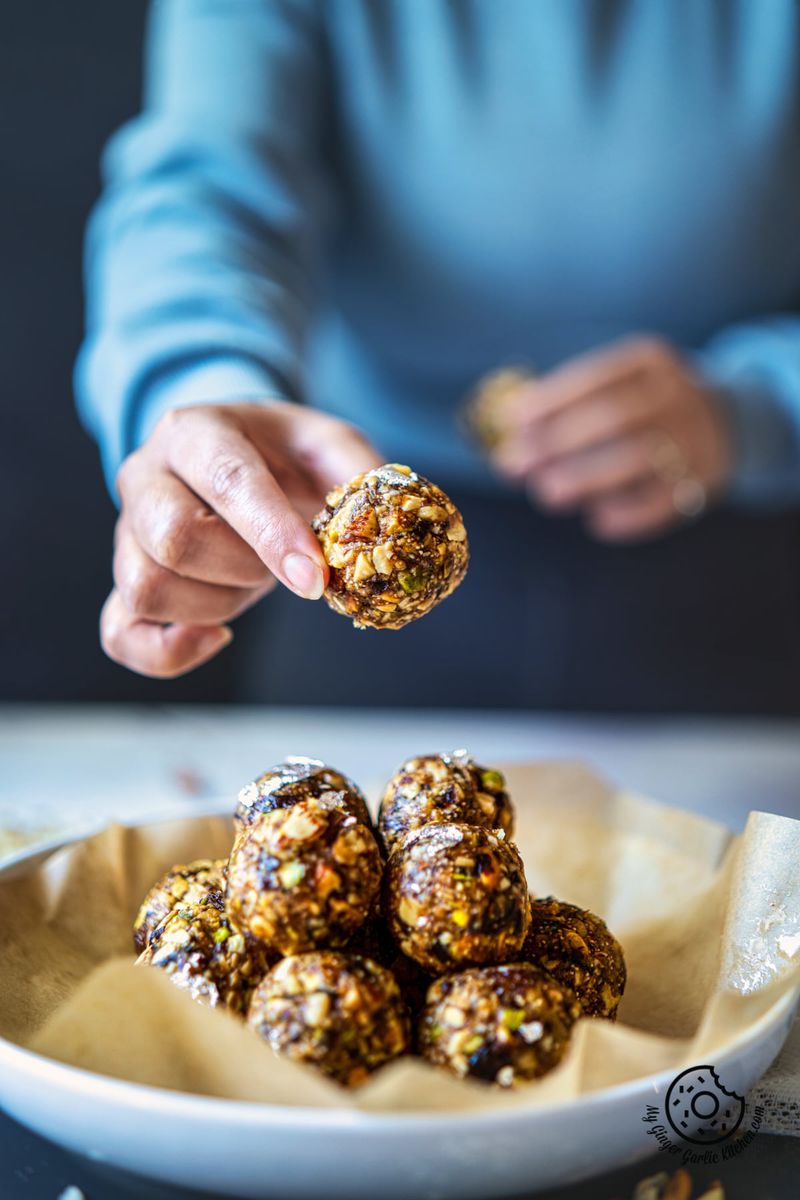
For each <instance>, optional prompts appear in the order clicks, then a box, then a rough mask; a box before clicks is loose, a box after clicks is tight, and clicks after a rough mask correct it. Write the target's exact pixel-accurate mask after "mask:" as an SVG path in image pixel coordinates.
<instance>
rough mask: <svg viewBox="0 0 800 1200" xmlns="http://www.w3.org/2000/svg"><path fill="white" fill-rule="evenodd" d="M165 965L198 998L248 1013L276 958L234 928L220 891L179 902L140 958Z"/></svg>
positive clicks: (146, 963)
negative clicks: (188, 901)
mask: <svg viewBox="0 0 800 1200" xmlns="http://www.w3.org/2000/svg"><path fill="white" fill-rule="evenodd" d="M136 961H137V964H138V965H141V966H150V967H160V968H161V969H162V970H163V971H166V973H167V976H168V978H169V979H170V980H171V981H172V982H173V983H174V984H175V985H176V986H177V987H180V988H184V989H185V990H186V991H187V992H189V994H190V995H191V996H192V998H193V999H195V1000H198V1001H200V1003H201V1004H207V1005H209V1006H210V1007H211V1008H217V1007H223V1006H224V1007H226V1008H229V1009H230V1010H231V1011H232V1012H235V1013H241V1014H244V1013H245V1012H246V1011H247V1008H248V1005H249V1003H250V996H251V994H252V992H253V989H254V988H255V987H256V985H257V984H258V983H260V981H261V980H262V979H263V977H264V975H265V974H266V972H267V971H268V970H269V968H270V967H271V966H272V964H273V963H274V961H275V956H274V955H271V954H269V953H268V951H266V950H265V948H264V947H263V946H260V945H258V944H257V943H253V942H249V941H247V940H246V939H245V938H244V936H243V935H242V934H241V933H237V931H236V930H235V929H233V928H232V926H231V924H230V921H229V920H228V918H227V916H226V914H225V907H224V903H223V899H222V894H221V893H220V892H213V893H211V894H210V895H209V896H208V897H207V898H206V900H205V901H200V902H198V903H197V904H187V905H185V906H182V907H180V908H176V909H174V910H173V912H171V913H170V914H169V916H168V917H167V918H166V920H165V921H164V922H163V923H162V924H161V925H159V927H158V929H156V931H155V933H154V934H153V936H152V937H151V939H150V942H149V943H148V945H147V946H146V947H145V949H144V950H143V951H142V953H141V954H140V955H139V957H138V959H137V960H136Z"/></svg>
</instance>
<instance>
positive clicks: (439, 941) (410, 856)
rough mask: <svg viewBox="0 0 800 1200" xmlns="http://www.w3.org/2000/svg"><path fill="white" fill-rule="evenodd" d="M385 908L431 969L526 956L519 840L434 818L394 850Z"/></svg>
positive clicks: (526, 901) (526, 911)
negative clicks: (440, 822) (437, 821)
mask: <svg viewBox="0 0 800 1200" xmlns="http://www.w3.org/2000/svg"><path fill="white" fill-rule="evenodd" d="M383 907H384V914H385V916H386V920H387V922H388V925H389V928H390V930H391V933H392V936H393V938H394V940H395V942H396V943H397V945H398V946H399V948H400V949H401V950H402V952H403V954H405V955H407V956H408V957H409V958H413V959H414V961H415V962H417V963H419V965H420V966H421V967H423V968H424V969H425V970H426V971H429V972H430V973H431V974H433V975H441V974H443V973H444V972H445V971H453V970H457V969H458V968H459V967H464V966H480V965H483V964H485V963H497V962H508V961H509V960H510V959H512V958H514V957H516V956H518V955H519V952H520V950H521V948H522V943H523V941H524V940H525V934H526V933H527V930H528V923H529V921H530V912H531V910H530V898H529V896H528V887H527V883H526V882H525V871H524V868H523V866H522V859H521V858H520V855H519V851H518V850H517V848H516V846H514V844H513V843H511V842H506V841H505V840H504V839H503V835H502V833H500V832H499V831H498V832H497V833H492V832H490V831H489V830H488V829H482V828H480V827H479V826H475V825H435V824H434V825H426V826H424V827H423V828H422V829H419V830H417V831H416V832H415V833H411V834H409V835H408V837H407V838H406V839H405V841H403V842H402V843H401V845H400V846H399V847H398V848H397V849H396V850H395V851H394V853H393V854H392V855H391V856H390V858H389V861H388V863H387V865H386V871H385V873H384V881H383Z"/></svg>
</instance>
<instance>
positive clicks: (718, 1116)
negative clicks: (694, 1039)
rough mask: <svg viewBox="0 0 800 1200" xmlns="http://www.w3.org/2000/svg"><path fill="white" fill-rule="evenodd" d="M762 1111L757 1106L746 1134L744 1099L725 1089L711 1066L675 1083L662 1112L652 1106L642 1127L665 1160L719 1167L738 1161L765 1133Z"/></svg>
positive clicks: (694, 1070)
mask: <svg viewBox="0 0 800 1200" xmlns="http://www.w3.org/2000/svg"><path fill="white" fill-rule="evenodd" d="M763 1115H764V1109H763V1107H762V1106H761V1105H756V1106H755V1108H754V1109H753V1110H752V1114H751V1116H750V1121H749V1124H748V1127H747V1128H746V1129H744V1130H743V1129H742V1123H743V1121H744V1117H745V1102H744V1097H743V1096H740V1095H739V1094H738V1093H737V1092H734V1091H733V1090H731V1089H730V1088H726V1087H725V1085H724V1082H723V1081H722V1080H721V1079H720V1077H719V1074H718V1073H717V1071H716V1069H715V1068H714V1067H711V1066H703V1067H689V1068H688V1070H686V1071H682V1072H681V1073H680V1075H677V1076H676V1077H675V1079H673V1081H672V1083H671V1084H670V1085H669V1087H668V1089H667V1093H666V1095H665V1097H664V1104H663V1107H659V1106H658V1105H654V1104H648V1105H647V1108H646V1111H645V1115H644V1116H643V1117H642V1121H643V1122H644V1123H645V1124H646V1125H647V1126H649V1128H648V1130H647V1133H648V1136H649V1137H652V1138H653V1139H654V1140H655V1141H656V1142H657V1143H658V1149H659V1150H660V1151H662V1152H663V1153H665V1154H672V1155H679V1156H680V1158H681V1162H682V1163H684V1164H689V1163H712V1164H713V1163H721V1162H726V1161H728V1160H730V1159H732V1158H735V1157H736V1156H737V1155H738V1154H741V1153H742V1151H743V1150H746V1149H747V1147H748V1146H749V1145H750V1143H751V1142H752V1140H753V1138H754V1137H755V1136H756V1134H757V1133H758V1130H759V1129H760V1127H761V1121H762V1118H763Z"/></svg>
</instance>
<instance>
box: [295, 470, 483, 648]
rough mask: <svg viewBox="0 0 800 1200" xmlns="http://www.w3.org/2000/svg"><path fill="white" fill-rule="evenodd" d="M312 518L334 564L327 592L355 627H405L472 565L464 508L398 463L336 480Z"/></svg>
mask: <svg viewBox="0 0 800 1200" xmlns="http://www.w3.org/2000/svg"><path fill="white" fill-rule="evenodd" d="M312 524H313V527H314V529H315V531H316V534H317V537H318V538H319V540H320V544H321V546H322V551H323V553H324V555H325V561H326V562H327V563H328V566H329V568H330V582H329V584H328V587H327V589H326V591H325V599H326V600H327V602H328V604H329V605H330V607H331V608H332V609H333V610H334V612H338V613H342V614H343V615H344V616H347V617H352V620H353V624H354V625H355V626H356V628H357V629H364V628H366V627H367V626H371V627H372V628H373V629H402V627H403V626H404V625H407V624H408V623H409V621H413V620H415V619H416V618H417V617H421V616H424V614H425V613H427V612H430V610H431V609H432V608H433V607H434V606H435V605H437V604H438V603H439V601H440V600H443V599H444V598H445V596H449V595H450V593H451V592H452V591H453V590H454V589H455V588H456V587H458V585H459V583H460V582H461V580H462V579H463V578H464V575H465V574H466V571H467V564H468V562H469V548H468V546H467V532H466V529H465V528H464V521H463V519H462V517H461V514H460V512H459V511H458V509H457V508H456V506H455V505H454V504H453V502H452V500H450V499H449V498H448V497H447V496H446V495H445V493H444V492H443V491H442V490H441V488H438V487H437V486H436V485H435V484H433V483H431V482H430V481H429V480H427V479H423V477H422V476H421V475H417V474H416V473H415V472H414V471H412V470H410V468H409V467H405V466H402V465H400V464H398V463H388V464H386V465H385V466H383V467H378V468H376V469H375V470H373V471H367V472H366V474H364V475H356V477H355V478H354V479H351V480H350V482H349V483H346V484H342V485H341V486H340V487H337V488H334V490H333V491H332V492H330V493H329V494H328V496H327V497H326V500H325V508H324V509H323V510H322V511H321V512H320V513H318V514H317V516H316V517H315V518H314V521H313V522H312Z"/></svg>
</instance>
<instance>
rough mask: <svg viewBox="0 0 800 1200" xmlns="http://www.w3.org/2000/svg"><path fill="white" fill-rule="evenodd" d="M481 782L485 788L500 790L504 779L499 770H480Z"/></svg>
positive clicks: (503, 785) (503, 784)
mask: <svg viewBox="0 0 800 1200" xmlns="http://www.w3.org/2000/svg"><path fill="white" fill-rule="evenodd" d="M481 783H483V785H484V786H485V787H487V788H496V789H497V790H498V791H502V789H503V788H504V787H505V783H506V781H505V779H504V778H503V776H502V775H501V773H500V772H499V771H481Z"/></svg>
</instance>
